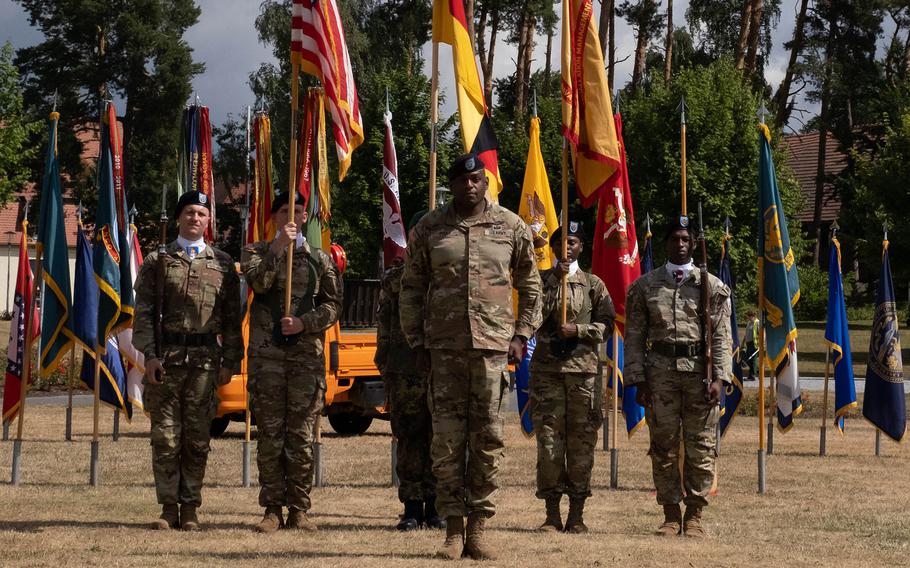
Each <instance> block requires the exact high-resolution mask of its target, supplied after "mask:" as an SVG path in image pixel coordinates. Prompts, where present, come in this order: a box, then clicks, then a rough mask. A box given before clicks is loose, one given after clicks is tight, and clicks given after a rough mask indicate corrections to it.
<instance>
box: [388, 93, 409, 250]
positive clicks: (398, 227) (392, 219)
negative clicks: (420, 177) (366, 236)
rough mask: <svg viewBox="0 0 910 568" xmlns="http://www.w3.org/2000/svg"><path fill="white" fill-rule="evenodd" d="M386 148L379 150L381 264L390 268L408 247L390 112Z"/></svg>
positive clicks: (390, 114) (389, 114) (389, 113)
mask: <svg viewBox="0 0 910 568" xmlns="http://www.w3.org/2000/svg"><path fill="white" fill-rule="evenodd" d="M383 119H384V121H385V145H384V146H383V148H382V264H383V266H385V267H389V266H392V264H394V262H395V261H396V260H398V259H402V260H403V259H404V251H405V249H406V248H407V246H408V242H407V238H406V237H405V226H404V222H403V220H402V218H401V201H400V195H399V193H398V156H397V155H396V154H395V140H394V138H393V137H392V113H391V112H389V111H388V110H386V111H385V115H384V116H383Z"/></svg>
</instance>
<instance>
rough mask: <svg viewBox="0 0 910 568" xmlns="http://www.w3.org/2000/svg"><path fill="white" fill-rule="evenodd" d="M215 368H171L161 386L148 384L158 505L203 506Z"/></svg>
mask: <svg viewBox="0 0 910 568" xmlns="http://www.w3.org/2000/svg"><path fill="white" fill-rule="evenodd" d="M215 375H216V372H215V371H207V370H205V369H190V368H187V367H176V366H169V367H168V368H167V369H166V374H165V375H164V376H163V377H162V381H161V383H160V384H157V385H153V384H146V385H145V392H144V394H143V402H144V405H145V410H146V411H147V412H148V413H149V415H150V417H151V423H152V426H151V443H152V471H153V472H154V475H155V493H156V494H157V496H158V503H159V504H161V505H175V504H177V503H181V504H184V505H196V506H197V507H198V506H199V505H201V504H202V479H203V478H204V477H205V465H206V461H207V460H208V455H209V438H210V436H211V434H210V432H211V426H212V418H214V417H215V411H216V410H217V409H218V395H217V390H216V388H215Z"/></svg>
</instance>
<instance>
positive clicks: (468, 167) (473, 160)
mask: <svg viewBox="0 0 910 568" xmlns="http://www.w3.org/2000/svg"><path fill="white" fill-rule="evenodd" d="M482 169H483V162H482V161H480V158H479V157H477V154H475V153H474V152H468V153H467V154H463V155H461V156H458V157H457V158H455V161H454V162H452V165H451V166H449V181H452V180H453V179H455V178H460V177H461V176H463V175H465V174H472V173H474V172H476V171H479V170H482Z"/></svg>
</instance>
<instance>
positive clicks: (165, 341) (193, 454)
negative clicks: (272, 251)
mask: <svg viewBox="0 0 910 568" xmlns="http://www.w3.org/2000/svg"><path fill="white" fill-rule="evenodd" d="M211 207H212V203H211V202H210V201H209V199H208V197H207V196H206V195H205V194H204V193H200V192H197V191H190V192H187V193H184V194H183V195H182V196H180V199H179V200H178V202H177V207H176V209H175V211H174V214H175V217H176V219H177V228H178V230H179V236H178V237H177V240H175V241H173V242H172V243H170V244H169V245H168V246H167V248H166V252H165V257H164V258H163V259H159V258H158V252H153V253H152V254H150V255H149V256H147V257H146V259H145V263H144V264H143V265H142V269H141V270H140V271H139V275H138V277H137V278H136V285H135V289H136V321H135V326H134V330H133V345H134V346H135V347H136V348H137V349H138V350H139V351H141V352H142V353H143V354H144V355H145V379H144V381H143V382H144V383H145V393H144V396H143V402H144V404H145V410H146V411H148V413H149V415H150V417H151V423H152V424H151V441H152V469H153V471H154V474H155V490H156V493H157V496H158V503H160V504H161V506H162V512H161V516H160V518H159V519H158V520H157V521H155V523H154V525H153V528H155V529H169V528H177V527H181V528H183V529H184V530H199V528H200V526H199V520H198V517H197V514H196V509H197V507H199V506H200V505H201V504H202V479H203V476H204V475H205V465H206V461H207V458H208V452H209V431H210V427H211V422H212V418H214V416H215V411H216V409H217V407H218V397H217V387H218V385H223V384H226V383H227V382H229V381H230V380H231V375H233V373H234V371H235V369H237V368H238V366H239V363H240V359H241V358H242V353H243V344H242V339H241V336H240V326H239V325H238V324H237V322H239V321H240V288H239V286H240V283H239V278H238V276H237V272H236V271H235V269H234V261H233V260H232V259H231V257H230V256H229V255H228V254H227V253H224V252H222V251H220V250H218V249H216V248H214V247H213V246H211V245H209V244H206V242H205V241H204V240H203V235H204V234H205V230H206V228H207V227H208V226H209V221H210V219H211V211H210V208H211ZM159 262H160V263H162V264H163V269H164V278H163V282H164V289H163V290H161V291H159V290H157V289H156V288H157V282H158V281H159V280H158V272H157V271H158V267H159ZM156 295H160V297H161V298H163V300H162V313H161V314H157V313H156V309H155V305H156ZM159 315H160V317H161V320H160V321H161V332H162V333H161V343H162V345H157V346H156V344H155V321H156V318H157V317H158V316H159ZM159 353H160V355H161V357H160V358H159V357H158V354H159ZM178 504H179V509H178Z"/></svg>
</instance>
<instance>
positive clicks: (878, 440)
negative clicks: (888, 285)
mask: <svg viewBox="0 0 910 568" xmlns="http://www.w3.org/2000/svg"><path fill="white" fill-rule="evenodd" d="M882 233H884V237H883V238H882V256H883V257H884V254H885V251H887V250H888V223H882ZM881 455H882V431H881V430H880V429H879V428H878V427H877V426H876V428H875V457H881Z"/></svg>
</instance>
